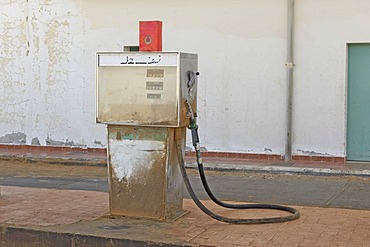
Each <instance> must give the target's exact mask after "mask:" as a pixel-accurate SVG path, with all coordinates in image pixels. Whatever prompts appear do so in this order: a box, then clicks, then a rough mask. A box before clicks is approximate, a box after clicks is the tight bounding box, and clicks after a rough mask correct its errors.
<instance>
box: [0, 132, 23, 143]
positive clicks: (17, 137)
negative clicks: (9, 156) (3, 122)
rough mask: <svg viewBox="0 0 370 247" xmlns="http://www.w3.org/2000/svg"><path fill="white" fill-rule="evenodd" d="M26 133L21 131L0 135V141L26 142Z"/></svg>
mask: <svg viewBox="0 0 370 247" xmlns="http://www.w3.org/2000/svg"><path fill="white" fill-rule="evenodd" d="M26 140H27V135H26V134H24V133H21V132H17V133H10V134H6V135H5V136H2V137H0V143H11V144H26Z"/></svg>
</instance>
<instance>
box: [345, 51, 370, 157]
mask: <svg viewBox="0 0 370 247" xmlns="http://www.w3.org/2000/svg"><path fill="white" fill-rule="evenodd" d="M347 107H348V109H347V160H353V161H370V44H350V45H348V106H347Z"/></svg>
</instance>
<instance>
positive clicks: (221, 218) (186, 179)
mask: <svg viewBox="0 0 370 247" xmlns="http://www.w3.org/2000/svg"><path fill="white" fill-rule="evenodd" d="M176 150H177V158H178V161H179V164H180V169H181V174H182V177H183V180H184V183H185V186H186V188H187V190H188V192H189V194H190V196H191V198H192V199H193V201H194V202H195V204H196V205H197V206H198V207H199V208H200V209H201V210H202V211H203V212H204V213H205V214H207V215H208V216H210V217H212V218H213V219H216V220H218V221H222V222H226V223H231V224H266V223H280V222H286V221H291V220H295V219H298V218H299V215H300V214H299V211H298V210H297V209H295V208H291V207H286V206H281V205H273V204H230V203H225V202H222V201H220V200H218V199H217V198H216V197H215V196H214V194H213V193H212V191H211V189H210V188H209V185H208V182H207V179H206V177H205V174H204V169H203V164H201V163H199V162H197V163H198V169H199V173H200V176H201V180H202V184H203V186H204V188H205V190H206V192H207V194H208V196H209V197H210V198H211V200H212V201H214V202H215V203H216V204H218V205H220V206H222V207H226V208H234V209H275V210H282V211H287V212H289V213H292V214H291V215H288V216H282V217H271V218H256V219H235V218H228V217H224V216H221V215H218V214H215V213H213V212H212V211H211V210H209V209H208V208H207V207H206V206H204V204H203V203H202V202H201V201H200V200H199V198H198V197H197V195H196V194H195V192H194V190H193V188H192V186H191V184H190V181H189V177H188V175H187V172H186V168H185V162H184V158H183V155H182V151H181V145H177V146H176Z"/></svg>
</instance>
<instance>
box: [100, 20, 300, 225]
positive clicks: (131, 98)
mask: <svg viewBox="0 0 370 247" xmlns="http://www.w3.org/2000/svg"><path fill="white" fill-rule="evenodd" d="M144 24H146V23H144ZM160 30H161V25H160ZM149 31H150V32H151V31H152V29H149ZM154 31H155V32H157V31H158V30H157V29H155V30H154ZM140 37H141V38H140V46H141V45H142V44H143V45H144V46H146V45H147V46H150V45H152V42H153V40H154V41H155V37H154V38H153V37H151V36H150V35H149V36H148V35H145V34H144V35H142V32H141V33H140ZM142 41H143V42H142ZM154 43H155V44H157V45H156V47H157V48H158V47H159V46H158V42H157V43H156V42H154ZM161 47H162V45H161V44H160V48H161ZM144 48H145V47H144ZM141 50H146V49H141ZM96 58H97V60H96V62H97V70H96V71H97V76H96V78H97V100H96V103H97V104H96V106H97V107H96V110H97V112H96V121H97V123H102V124H106V125H107V139H108V175H109V208H110V213H111V214H112V215H124V216H131V217H139V218H151V219H155V220H160V221H173V220H176V219H177V218H179V217H181V216H182V215H184V214H185V211H184V210H183V207H182V204H183V185H184V184H185V186H186V188H187V189H188V191H189V194H190V196H191V197H192V199H193V200H194V202H195V203H196V204H197V206H198V207H199V208H200V209H201V210H202V211H203V212H204V213H206V214H208V215H209V216H211V217H212V218H214V219H216V220H220V221H223V222H227V223H236V224H255V223H274V222H284V221H289V220H294V219H297V218H298V217H299V211H298V210H296V209H294V208H290V207H286V206H280V205H270V204H250V203H247V204H230V203H225V202H222V201H219V200H218V199H217V198H216V197H215V195H214V194H213V193H212V191H211V189H210V187H209V185H208V183H207V180H206V177H205V173H204V169H203V164H202V160H201V154H200V148H199V137H198V125H197V123H196V117H197V115H196V111H197V84H198V80H197V77H198V75H199V73H198V72H197V71H198V56H197V55H196V54H189V53H182V52H160V51H145V52H98V53H97V57H96ZM186 128H189V129H190V130H191V136H192V139H193V146H194V148H195V151H196V157H197V163H198V169H199V173H200V177H201V180H202V183H203V186H204V188H205V190H206V192H207V194H208V195H209V197H210V198H211V199H212V200H213V201H214V202H215V203H217V204H218V205H220V206H222V207H226V208H233V209H250V208H259V209H261V208H262V209H276V210H283V211H287V212H289V213H291V214H290V215H288V216H283V217H272V218H260V219H232V218H226V217H223V216H220V215H217V214H215V213H213V212H211V211H210V210H209V209H208V208H206V207H205V206H204V205H203V204H202V202H201V201H200V200H199V199H198V197H197V196H196V194H195V192H194V190H193V189H192V187H191V184H190V182H189V179H188V176H187V174H186V169H185V164H184V159H183V157H184V150H185V142H186Z"/></svg>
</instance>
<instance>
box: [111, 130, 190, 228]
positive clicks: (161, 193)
mask: <svg viewBox="0 0 370 247" xmlns="http://www.w3.org/2000/svg"><path fill="white" fill-rule="evenodd" d="M107 128H108V157H109V158H108V171H109V205H110V213H111V214H112V215H124V216H130V217H140V218H150V219H155V220H160V221H174V220H175V219H177V218H179V217H181V216H182V215H184V214H185V213H186V212H185V211H183V209H182V203H183V180H182V177H181V172H180V168H179V165H178V160H177V154H176V149H175V131H176V132H177V133H178V132H180V133H181V141H182V142H183V145H185V133H186V129H185V128H178V129H175V128H160V127H142V126H141V127H135V126H115V125H108V127H107ZM177 135H178V134H177ZM176 138H178V137H176Z"/></svg>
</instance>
